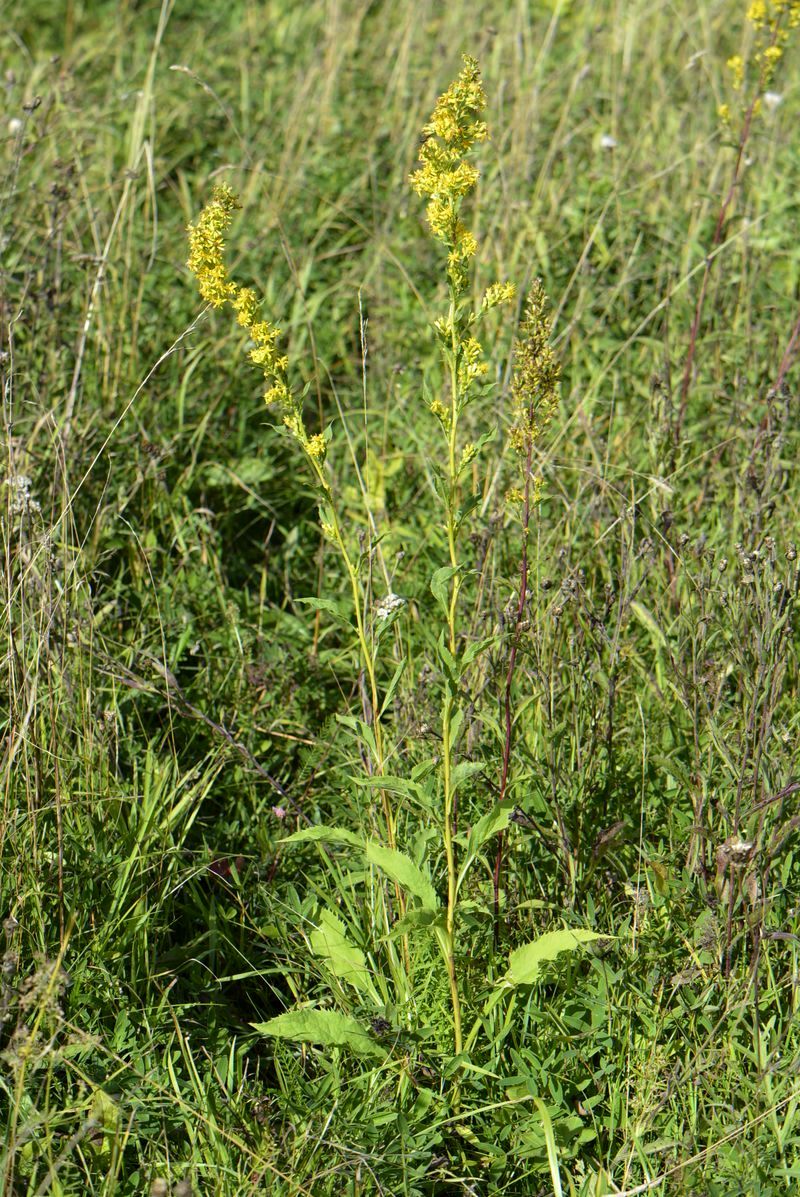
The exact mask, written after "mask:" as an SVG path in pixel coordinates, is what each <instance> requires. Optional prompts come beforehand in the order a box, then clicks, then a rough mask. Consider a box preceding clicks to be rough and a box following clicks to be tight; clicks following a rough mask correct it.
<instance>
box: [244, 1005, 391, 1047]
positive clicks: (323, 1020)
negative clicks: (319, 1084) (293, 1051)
mask: <svg viewBox="0 0 800 1197" xmlns="http://www.w3.org/2000/svg"><path fill="white" fill-rule="evenodd" d="M251 1026H253V1028H254V1029H255V1030H256V1031H259V1032H260V1033H261V1034H262V1035H270V1036H271V1037H272V1038H274V1039H291V1040H292V1041H293V1042H295V1043H318V1044H320V1045H322V1046H323V1047H349V1048H350V1050H351V1051H354V1052H357V1053H358V1054H359V1055H361V1056H384V1055H385V1052H384V1051H383V1049H382V1048H381V1047H380V1046H379V1045H378V1044H377V1043H376V1042H375V1040H374V1039H372V1038H371V1037H370V1035H369V1033H368V1032H367V1031H366V1030H365V1029H364V1027H362V1026H361V1023H359V1022H356V1020H355V1019H354V1018H348V1017H347V1016H346V1015H344V1014H339V1013H338V1012H337V1011H336V1010H289V1011H287V1013H286V1014H279V1015H278V1017H277V1018H271V1019H270V1020H269V1022H254V1023H251Z"/></svg>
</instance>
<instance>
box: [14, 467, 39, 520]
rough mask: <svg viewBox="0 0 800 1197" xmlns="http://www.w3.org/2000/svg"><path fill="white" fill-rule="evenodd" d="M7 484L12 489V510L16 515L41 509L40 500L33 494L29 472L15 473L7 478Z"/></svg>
mask: <svg viewBox="0 0 800 1197" xmlns="http://www.w3.org/2000/svg"><path fill="white" fill-rule="evenodd" d="M6 486H7V487H8V488H9V489H10V491H11V510H12V512H13V513H14V514H15V515H22V514H24V513H25V512H27V511H41V506H40V505H39V500H38V499H34V498H33V496H32V495H31V480H30V478H29V477H28V475H27V474H13V475H12V476H11V477H10V478H6Z"/></svg>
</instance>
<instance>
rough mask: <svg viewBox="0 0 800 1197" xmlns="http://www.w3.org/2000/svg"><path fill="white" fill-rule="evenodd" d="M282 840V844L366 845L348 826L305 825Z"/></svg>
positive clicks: (360, 846) (355, 846)
mask: <svg viewBox="0 0 800 1197" xmlns="http://www.w3.org/2000/svg"><path fill="white" fill-rule="evenodd" d="M280 842H281V843H282V844H303V843H319V842H322V843H325V844H351V845H352V846H353V847H354V848H363V847H364V841H363V840H362V839H360V838H359V836H357V835H356V834H355V833H354V832H352V831H348V830H347V828H346V827H325V826H322V827H304V828H303V829H302V830H301V831H295V833H294V834H293V835H287V837H286V839H284V840H281V841H280Z"/></svg>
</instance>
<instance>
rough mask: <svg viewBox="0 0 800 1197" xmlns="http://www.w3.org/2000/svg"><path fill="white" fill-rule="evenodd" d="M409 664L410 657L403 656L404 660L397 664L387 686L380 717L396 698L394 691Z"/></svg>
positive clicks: (379, 713)
mask: <svg viewBox="0 0 800 1197" xmlns="http://www.w3.org/2000/svg"><path fill="white" fill-rule="evenodd" d="M407 664H408V658H407V657H403V660H402V661H401V662H400V664H399V665H398V666H397V668H396V669H395V671H394V673H393V674H392V680H391V681H390V682H389V685H388V686H387V687H386V693H385V694H384V696H383V702H382V703H381V709H380V711H379V712H378V718H379V719H380V717H381V716H382V715H384V714H385V713H386V711H387V709H388V707H389V703H390V702H391V701H392V699H393V698H394V692H395V690H396V689H397V684H398V682H399V681H400V678H401V677H402V676H403V674H404V673H405V671H406V665H407Z"/></svg>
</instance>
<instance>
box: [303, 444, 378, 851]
mask: <svg viewBox="0 0 800 1197" xmlns="http://www.w3.org/2000/svg"><path fill="white" fill-rule="evenodd" d="M307 456H308V460H309V461H310V462H311V465H312V466H313V469H314V473H315V474H316V476H317V481H318V482H319V484H320V486H321V488H322V491H323V493H324V494H325V495H326V497H327V498H328V500H329V501H330V511H331V520H332V526H333V534H334V538H335V540H336V547H337V548H338V550H339V553H340V554H341V557H342V560H343V562H344V566H345V569H346V570H347V576H348V578H349V581H350V589H351V591H352V595H353V610H354V612H355V617H356V636H357V639H358V647H359V650H360V652H361V659H362V661H363V663H364V670H365V672H366V675H367V681H368V683H369V689H370V702H371V705H372V732H373V735H374V737H375V765H376V767H377V770H378V773H379V774H382V773H383V772H384V752H383V733H382V731H381V721H380V714H379V711H380V707H379V705H378V682H377V678H376V676H375V661H374V658H373V654H372V650H371V649H370V646H369V641H368V640H367V631H366V627H365V625H364V613H363V611H362V608H361V598H362V596H361V587H360V585H359V581H358V572H357V570H356V567H355V566H354V564H353V561H352V558H351V557H350V554H349V552H348V551H347V545H346V544H345V541H344V536H343V535H342V528H341V524H340V523H339V517H338V515H337V514H336V508H335V506H334V504H333V501H332V495H331V488H330V486H329V485H328V481H327V479H326V478H325V475H324V473H323V472H322V468H321V466H320V464H319V462H318V461H317V459H316V458H314V457H312V456H311V455H310V454H308V455H307ZM380 794H381V805H382V807H383V817H384V820H385V823H386V839H387V842H388V845H389V847H390V848H394V847H395V843H396V837H395V822H394V812H393V811H392V806H391V802H390V801H389V795H388V793H387V792H386V790H384V789H383V788H381V791H380Z"/></svg>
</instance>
